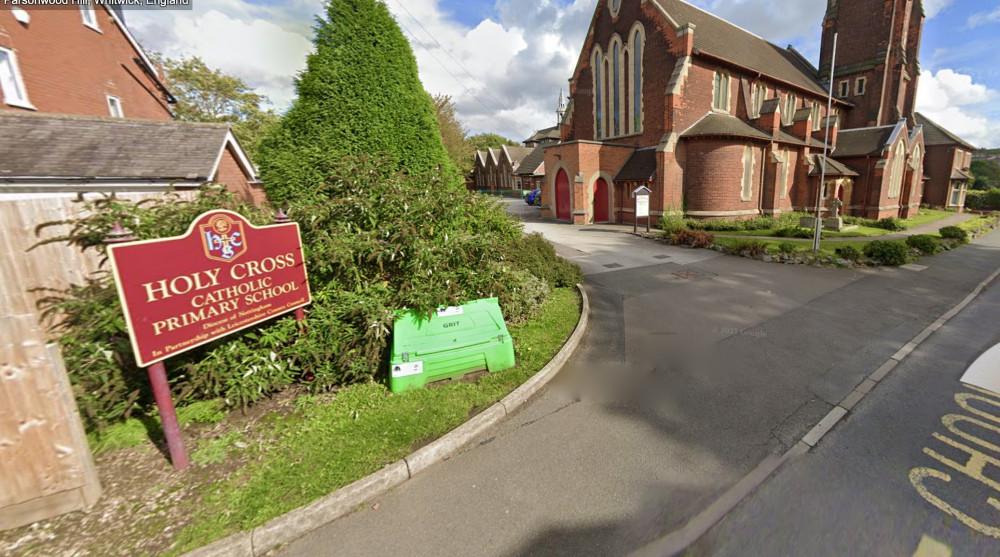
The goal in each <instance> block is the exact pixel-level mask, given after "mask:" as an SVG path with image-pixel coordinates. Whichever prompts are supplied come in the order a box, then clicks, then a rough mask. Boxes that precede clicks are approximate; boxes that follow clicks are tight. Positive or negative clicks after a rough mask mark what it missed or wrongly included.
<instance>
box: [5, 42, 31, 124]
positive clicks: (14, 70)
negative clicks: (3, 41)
mask: <svg viewBox="0 0 1000 557" xmlns="http://www.w3.org/2000/svg"><path fill="white" fill-rule="evenodd" d="M0 89H2V90H3V101H4V103H5V104H7V105H9V106H16V107H18V108H27V109H29V110H36V108H35V107H34V105H32V104H31V101H29V100H28V90H27V88H25V86H24V76H22V75H21V66H20V65H19V64H18V63H17V52H16V51H14V50H13V49H10V48H5V47H2V46H0Z"/></svg>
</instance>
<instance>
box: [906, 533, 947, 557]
mask: <svg viewBox="0 0 1000 557" xmlns="http://www.w3.org/2000/svg"><path fill="white" fill-rule="evenodd" d="M913 557H951V548H950V547H948V546H947V545H945V544H943V543H941V542H939V541H937V540H935V539H934V538H932V537H930V536H924V537H923V538H921V539H920V545H918V546H917V550H916V551H915V552H914V553H913Z"/></svg>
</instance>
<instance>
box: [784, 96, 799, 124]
mask: <svg viewBox="0 0 1000 557" xmlns="http://www.w3.org/2000/svg"><path fill="white" fill-rule="evenodd" d="M798 104H799V99H798V98H797V97H796V96H795V93H792V92H788V93H786V94H785V104H784V106H783V107H782V110H781V123H782V125H785V126H790V125H792V123H793V122H794V121H795V111H796V108H795V107H796V106H798Z"/></svg>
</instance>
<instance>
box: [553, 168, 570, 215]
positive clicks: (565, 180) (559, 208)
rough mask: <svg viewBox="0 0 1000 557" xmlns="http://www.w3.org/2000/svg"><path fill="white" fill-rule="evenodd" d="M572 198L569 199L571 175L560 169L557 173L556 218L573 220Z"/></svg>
mask: <svg viewBox="0 0 1000 557" xmlns="http://www.w3.org/2000/svg"><path fill="white" fill-rule="evenodd" d="M571 217H572V215H571V214H570V199H569V176H567V175H566V171H565V170H560V171H559V174H556V218H557V219H559V220H571Z"/></svg>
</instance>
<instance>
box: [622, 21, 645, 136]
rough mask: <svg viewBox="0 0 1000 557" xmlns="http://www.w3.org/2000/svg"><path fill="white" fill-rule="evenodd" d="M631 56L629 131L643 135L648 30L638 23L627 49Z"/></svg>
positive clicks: (627, 70)
mask: <svg viewBox="0 0 1000 557" xmlns="http://www.w3.org/2000/svg"><path fill="white" fill-rule="evenodd" d="M626 51H627V52H628V55H629V67H628V68H625V71H626V73H627V75H628V79H627V81H628V83H629V86H630V88H631V89H630V93H631V99H630V103H631V104H630V108H631V112H632V114H630V115H626V116H627V118H626V119H627V121H628V126H627V129H628V131H629V132H631V133H632V134H640V133H642V130H643V126H642V122H643V120H644V118H645V111H644V110H643V108H644V100H645V99H644V96H643V85H644V84H645V75H644V73H645V70H644V60H643V58H644V57H645V54H646V29H645V28H644V27H643V26H642V23H641V22H638V21H637V22H636V23H635V25H633V26H632V29H631V30H630V31H629V45H628V47H627V48H626Z"/></svg>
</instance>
